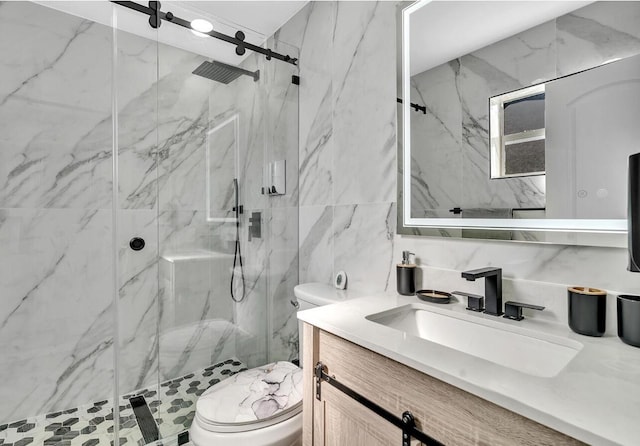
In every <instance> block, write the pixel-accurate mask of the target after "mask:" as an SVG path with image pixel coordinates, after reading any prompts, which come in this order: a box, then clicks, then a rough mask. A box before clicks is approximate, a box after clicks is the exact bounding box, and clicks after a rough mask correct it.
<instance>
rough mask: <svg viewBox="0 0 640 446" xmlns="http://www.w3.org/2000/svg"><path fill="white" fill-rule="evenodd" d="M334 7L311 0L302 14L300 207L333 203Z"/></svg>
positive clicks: (334, 4)
mask: <svg viewBox="0 0 640 446" xmlns="http://www.w3.org/2000/svg"><path fill="white" fill-rule="evenodd" d="M336 7H337V3H336V2H312V3H310V4H309V5H308V6H307V7H306V11H305V14H304V17H305V18H306V23H305V27H304V35H303V42H302V46H301V53H300V76H301V78H302V79H303V80H302V82H301V85H300V98H301V100H300V160H299V171H300V204H301V205H303V206H311V205H327V204H332V203H333V178H332V177H333V175H332V169H333V150H334V149H333V141H332V135H333V86H332V85H333V80H332V71H333V53H332V48H333V47H332V43H333V42H332V36H333V28H334V23H335V9H336ZM300 16H303V14H300Z"/></svg>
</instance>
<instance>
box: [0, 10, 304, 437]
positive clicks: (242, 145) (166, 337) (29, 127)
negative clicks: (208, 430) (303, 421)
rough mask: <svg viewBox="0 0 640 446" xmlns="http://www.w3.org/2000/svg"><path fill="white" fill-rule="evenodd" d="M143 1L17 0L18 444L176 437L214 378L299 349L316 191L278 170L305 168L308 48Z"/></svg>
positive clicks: (4, 340)
mask: <svg viewBox="0 0 640 446" xmlns="http://www.w3.org/2000/svg"><path fill="white" fill-rule="evenodd" d="M124 3H128V4H129V6H131V2H116V3H107V2H92V3H90V2H51V3H47V2H39V3H32V2H2V4H1V5H0V42H6V43H7V44H6V45H0V56H1V57H0V121H1V122H3V123H4V126H3V132H2V134H1V135H0V265H2V267H0V289H1V290H2V291H0V383H1V384H0V443H2V444H14V445H17V444H20V445H27V444H34V445H40V444H51V445H62V444H70V445H71V446H74V445H76V444H78V445H83V444H85V445H109V444H118V443H119V444H145V443H150V442H153V441H154V440H155V439H156V438H155V437H157V438H161V439H163V441H164V444H176V442H177V441H178V436H179V435H181V434H182V435H183V436H182V437H181V438H184V434H183V433H184V432H185V431H186V430H187V429H188V427H189V425H190V423H191V420H192V418H193V416H194V415H193V414H194V409H195V401H196V399H197V397H198V396H199V395H201V394H202V393H203V392H204V391H205V390H206V389H207V388H208V387H210V386H211V385H214V384H216V383H218V382H220V381H222V380H224V379H226V378H228V377H229V376H231V375H233V374H235V373H237V372H238V371H240V370H243V369H245V368H251V367H255V366H258V365H262V364H265V363H267V362H270V361H276V360H287V359H292V358H295V357H296V354H297V352H296V346H295V345H294V343H293V342H292V339H294V333H296V332H297V324H296V321H295V316H293V317H292V314H293V308H292V307H291V306H290V304H289V300H290V298H291V296H290V292H291V290H292V288H293V286H294V285H295V284H297V281H298V277H297V271H298V268H297V245H298V240H297V234H298V227H297V224H298V223H297V222H298V219H297V209H298V208H297V206H298V202H297V196H296V195H295V194H294V193H291V194H287V195H283V196H278V197H270V196H268V195H264V194H262V189H263V187H264V186H265V185H264V184H263V179H262V175H263V171H264V166H265V165H266V164H268V163H269V162H270V161H272V160H274V159H285V158H286V159H288V160H290V162H289V163H287V165H289V164H290V165H291V166H297V164H298V161H297V156H298V87H297V86H296V85H293V84H292V83H291V79H292V76H293V75H297V74H298V68H297V66H296V65H295V64H294V63H291V62H292V61H294V60H295V59H296V58H297V52H298V50H297V49H296V48H295V47H293V46H290V45H288V44H286V43H284V42H281V41H278V40H277V39H275V38H274V37H268V36H266V37H265V38H264V39H262V40H261V41H259V42H258V41H257V40H255V39H256V38H255V36H252V37H251V39H253V43H249V42H246V41H245V40H240V39H238V37H233V39H236V40H237V41H233V42H227V41H226V40H224V39H223V40H220V39H219V38H213V37H215V36H214V35H213V34H216V33H215V32H214V31H212V32H211V35H210V37H212V38H209V37H207V38H203V37H201V36H194V35H193V34H192V33H191V32H190V31H189V30H188V29H185V28H184V27H183V26H182V25H179V23H177V22H178V19H179V20H183V19H181V18H182V17H186V18H188V19H192V18H196V17H198V16H197V15H196V14H194V13H193V12H192V13H191V14H192V16H189V11H188V10H186V9H185V10H174V11H173V14H171V15H170V14H169V13H168V11H164V12H163V11H161V10H160V9H156V10H154V11H155V17H156V18H157V21H159V22H161V23H162V26H160V27H156V28H151V27H150V25H149V23H150V22H149V19H150V18H153V17H152V15H149V14H147V13H148V12H149V9H150V8H149V7H147V6H141V9H143V10H142V11H138V10H137V9H131V8H129V7H125V6H126V5H123V4H124ZM151 3H156V2H151ZM74 4H75V5H76V9H73V8H74ZM105 5H106V6H105ZM65 8H69V9H68V10H65ZM105 8H106V9H105ZM171 17H173V19H172V20H173V22H174V23H171V20H169V18H171ZM184 21H185V22H186V23H188V21H186V19H184ZM152 22H153V20H152ZM214 22H215V21H214ZM114 25H116V26H114ZM248 32H249V31H247V33H248ZM236 36H237V34H236ZM227 37H228V36H227ZM246 40H247V41H248V40H250V39H249V38H246ZM209 41H211V42H218V43H219V44H221V45H223V46H222V49H221V50H220V51H218V50H217V49H216V51H213V50H211V51H210V50H209V46H208V45H206V44H205V42H209ZM225 42H227V43H225ZM238 43H242V46H243V48H244V50H245V53H244V54H243V55H238V54H237V51H236V48H237V47H238V46H239V45H238ZM252 47H256V48H259V49H260V51H255V50H253V48H252ZM216 48H218V47H216ZM276 54H277V55H278V57H276ZM287 57H288V60H286V59H287ZM268 59H271V60H268ZM209 64H210V65H209ZM205 67H209V68H212V67H214V68H215V70H216V71H215V73H214V72H211V73H213V74H208V75H205V77H202V75H195V74H201V73H196V72H194V69H196V68H198V69H200V68H202V69H204V68H205ZM198 69H196V71H198ZM202 74H204V73H202ZM222 74H225V76H222ZM245 74H246V75H245ZM212 80H216V81H218V82H212ZM224 81H226V83H225V82H224ZM274 110H277V111H278V112H277V113H275V112H274ZM274 129H277V132H276V130H274ZM295 175H297V172H293V171H292V172H289V178H291V181H292V183H291V184H295V178H296V177H295ZM234 179H237V182H236V185H237V186H234ZM237 203H242V205H243V207H244V210H245V211H244V212H243V213H240V212H238V211H237V208H238V207H239V206H238V205H237ZM234 207H235V208H236V209H234ZM254 212H260V213H261V215H262V222H261V223H262V225H263V232H262V237H261V238H260V239H258V238H252V239H251V241H249V235H248V229H247V226H248V216H250V215H252V213H254ZM240 243H241V245H242V253H241V254H242V255H241V259H242V261H243V268H242V270H240V268H238V265H237V266H236V268H234V254H235V253H236V246H238V245H239V244H240ZM239 255H240V253H238V256H239ZM234 270H235V275H236V280H234V281H233V282H232V277H233V274H234ZM240 273H241V274H242V275H243V276H244V280H243V281H242V283H244V286H241V281H240V280H237V279H238V277H239V276H238V275H239V274H240ZM230 283H231V284H232V285H231V287H232V288H233V296H232V294H231V290H230V285H229V284H230ZM241 296H244V298H242V299H241V298H240V297H241ZM232 297H235V300H236V301H234V299H232ZM154 426H155V428H154ZM112 442H113V443H112Z"/></svg>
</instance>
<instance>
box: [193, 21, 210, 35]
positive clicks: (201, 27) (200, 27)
mask: <svg viewBox="0 0 640 446" xmlns="http://www.w3.org/2000/svg"><path fill="white" fill-rule="evenodd" d="M191 28H193V29H194V30H196V31H198V32H201V33H209V32H211V31H213V25H212V24H211V22H209V21H208V20H204V19H195V20H192V21H191Z"/></svg>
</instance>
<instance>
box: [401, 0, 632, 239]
mask: <svg viewBox="0 0 640 446" xmlns="http://www.w3.org/2000/svg"><path fill="white" fill-rule="evenodd" d="M401 15H402V65H401V72H402V77H401V79H402V85H401V88H400V90H399V98H409V99H410V100H403V103H402V106H401V107H402V113H401V121H402V141H401V146H402V157H401V158H402V166H401V170H402V172H403V173H404V174H402V175H401V181H400V183H401V184H400V188H401V190H400V197H401V203H402V205H401V206H399V212H400V214H399V223H400V227H401V229H400V232H404V233H428V234H429V235H434V234H435V235H444V236H453V237H481V238H498V239H504V240H529V241H542V242H545V241H546V242H556V243H586V244H605V245H619V246H622V245H623V244H624V233H625V231H626V225H627V223H626V203H627V197H626V187H627V186H626V184H627V183H626V182H627V178H626V177H627V161H628V156H629V155H630V154H633V153H637V152H640V125H638V123H639V122H640V2H607V1H604V2H575V1H567V2H563V1H558V2H548V1H542V2H500V1H498V2H495V1H470V2H467V1H459V2H458V1H456V2H448V1H422V2H417V3H414V4H412V5H410V6H408V7H406V8H405V9H404V10H403V11H402V14H401ZM422 230H427V231H426V232H425V231H422ZM577 234H580V235H577ZM594 234H601V235H594ZM602 234H604V235H602Z"/></svg>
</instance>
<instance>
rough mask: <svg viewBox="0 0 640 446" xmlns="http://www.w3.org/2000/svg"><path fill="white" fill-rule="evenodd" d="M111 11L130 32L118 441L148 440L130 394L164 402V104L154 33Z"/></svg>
mask: <svg viewBox="0 0 640 446" xmlns="http://www.w3.org/2000/svg"><path fill="white" fill-rule="evenodd" d="M114 11H115V15H116V19H117V22H119V23H120V22H125V21H126V23H127V25H128V26H127V31H124V30H122V29H117V30H115V31H114V48H115V55H116V60H115V63H114V71H115V73H116V79H115V81H116V82H115V84H114V91H115V97H116V103H115V107H116V108H117V116H116V117H117V121H116V124H117V125H116V128H117V158H116V166H117V169H116V170H115V171H114V182H115V184H117V196H116V197H117V198H116V200H117V201H116V206H115V209H116V215H117V231H116V244H117V251H118V259H117V260H118V265H117V268H118V275H117V278H116V281H117V282H116V283H117V289H118V301H117V325H118V343H117V345H118V350H117V353H116V361H117V372H118V374H117V378H118V382H117V385H118V391H117V396H118V400H119V401H118V408H119V410H118V414H119V417H118V421H119V423H118V428H119V430H118V431H119V434H118V438H119V439H120V444H138V443H139V441H141V440H150V438H146V439H145V438H143V435H142V431H141V429H140V427H139V426H138V422H137V420H136V416H135V413H134V411H133V408H132V407H131V406H132V398H134V401H136V400H139V401H140V402H141V403H142V404H146V405H147V406H148V407H149V410H153V413H155V412H157V407H158V406H159V398H158V390H159V388H158V387H159V386H158V335H157V330H158V323H159V296H158V293H159V288H158V271H159V265H158V252H159V250H158V175H159V170H158V159H159V157H160V150H159V143H158V137H159V135H158V109H159V107H161V106H162V105H163V104H161V103H160V102H159V98H158V89H159V85H160V82H161V81H159V79H158V45H159V44H158V41H157V31H156V30H154V29H152V28H150V27H149V25H148V22H147V20H148V19H147V17H146V16H144V15H142V14H136V13H133V12H131V11H129V10H126V9H123V8H120V7H115V8H114ZM129 30H132V32H128V31H129ZM133 32H135V34H134V33H133ZM133 239H141V240H143V241H144V247H143V248H142V249H139V250H136V249H134V248H136V246H135V244H132V243H131V242H132V240H133ZM155 434H156V435H155V437H158V435H157V434H158V433H157V432H155Z"/></svg>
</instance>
